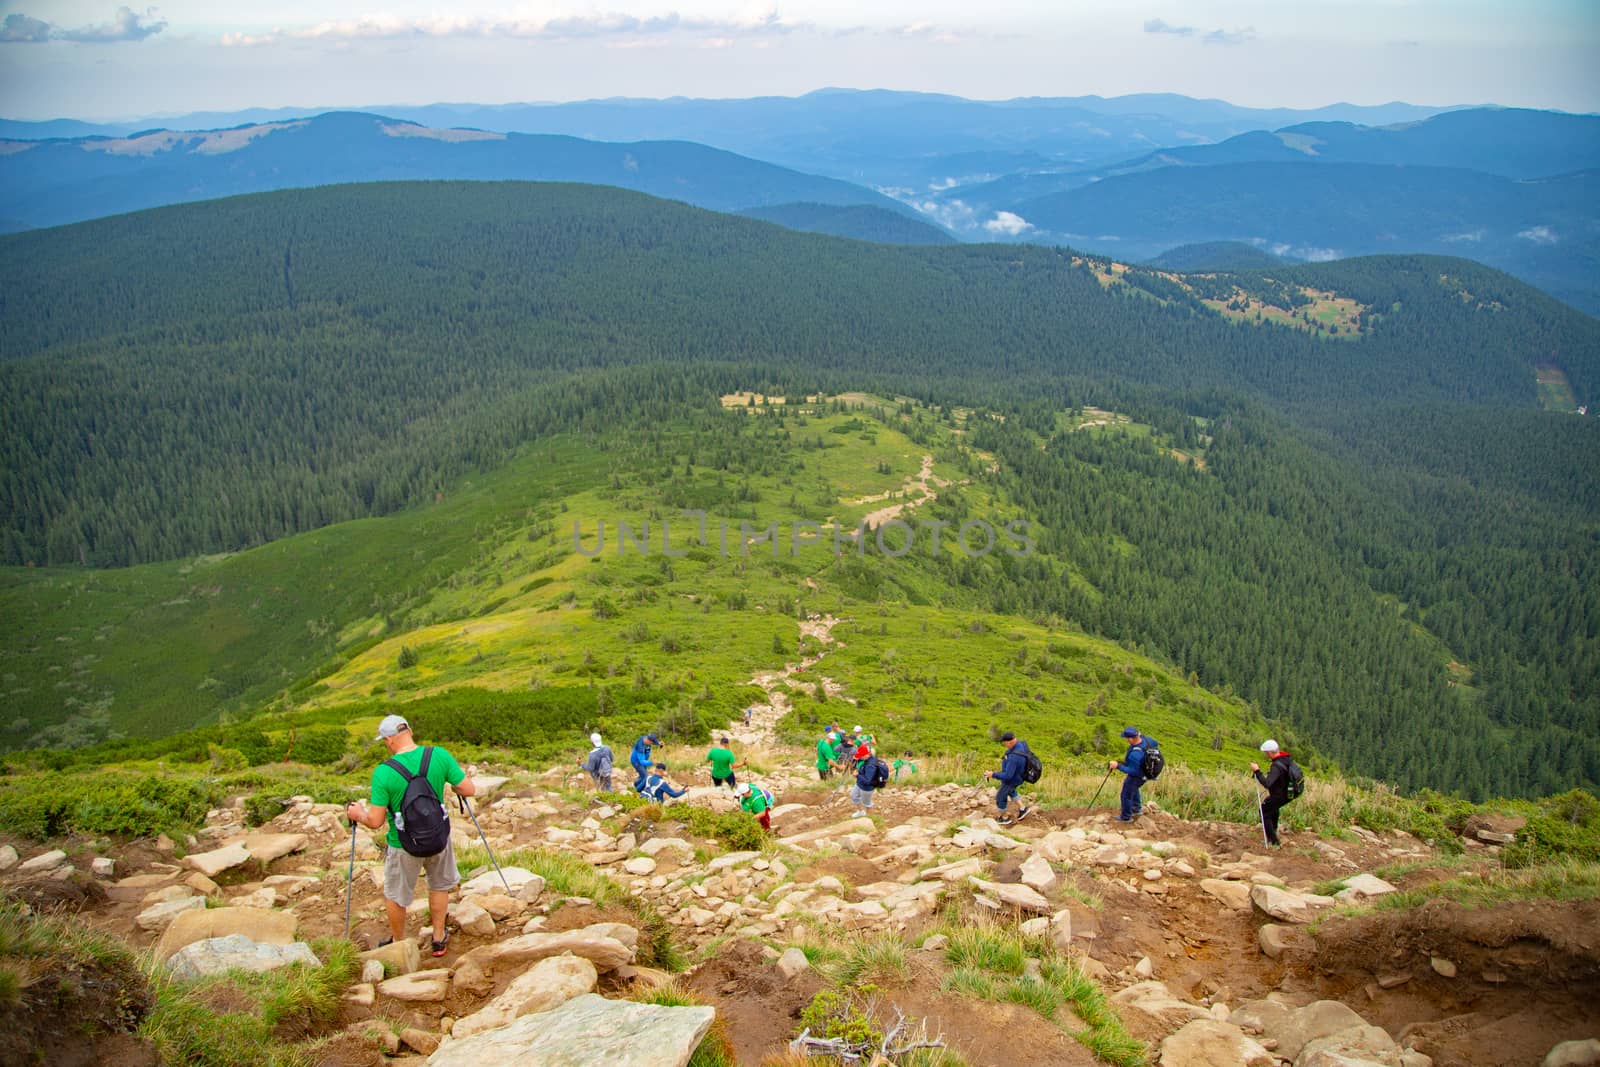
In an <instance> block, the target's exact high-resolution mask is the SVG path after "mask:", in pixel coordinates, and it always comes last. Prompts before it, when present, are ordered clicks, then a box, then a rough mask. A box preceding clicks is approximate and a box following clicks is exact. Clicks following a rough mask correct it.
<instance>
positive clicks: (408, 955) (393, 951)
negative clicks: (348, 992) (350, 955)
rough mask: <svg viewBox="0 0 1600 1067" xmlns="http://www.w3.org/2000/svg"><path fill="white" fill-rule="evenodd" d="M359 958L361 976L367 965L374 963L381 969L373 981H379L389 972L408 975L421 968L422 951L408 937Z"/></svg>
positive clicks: (365, 953) (362, 954)
mask: <svg viewBox="0 0 1600 1067" xmlns="http://www.w3.org/2000/svg"><path fill="white" fill-rule="evenodd" d="M359 958H360V960H361V967H362V970H361V973H362V974H363V975H364V974H366V973H367V972H366V968H367V965H368V964H372V963H376V964H377V965H378V967H379V968H380V969H381V971H380V973H379V975H378V977H377V978H376V979H373V981H379V980H381V979H382V978H383V976H384V975H385V974H387V973H389V972H390V971H393V972H394V973H395V974H410V973H412V972H413V971H416V970H419V969H421V967H422V950H421V949H420V948H418V947H417V943H416V942H415V941H413V940H411V939H410V938H409V937H408V938H406V939H405V940H404V941H392V942H390V943H389V944H387V945H384V946H382V947H381V948H375V949H372V950H371V951H369V952H363V953H361V955H360V957H359Z"/></svg>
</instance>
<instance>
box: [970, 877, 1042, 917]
mask: <svg viewBox="0 0 1600 1067" xmlns="http://www.w3.org/2000/svg"><path fill="white" fill-rule="evenodd" d="M967 882H968V884H969V885H971V886H972V888H974V889H976V890H977V891H978V892H980V893H986V894H988V895H989V896H991V897H993V898H994V899H996V900H998V901H999V902H1000V903H1002V904H1005V905H1008V906H1010V907H1013V908H1019V909H1021V910H1022V911H1031V912H1033V913H1035V914H1037V915H1049V914H1050V910H1051V909H1050V902H1049V901H1048V900H1046V899H1045V898H1044V897H1043V896H1042V895H1040V893H1039V891H1038V890H1036V889H1031V888H1029V887H1028V886H1025V885H1021V884H1020V883H1014V882H985V881H984V880H983V879H982V878H968V879H967Z"/></svg>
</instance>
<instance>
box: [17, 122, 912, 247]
mask: <svg viewBox="0 0 1600 1067" xmlns="http://www.w3.org/2000/svg"><path fill="white" fill-rule="evenodd" d="M5 147H6V151H4V152H0V186H3V187H4V188H5V189H6V190H7V194H8V195H7V202H6V207H5V217H6V219H7V220H8V222H9V224H10V225H11V226H12V228H23V227H36V226H58V225H61V224H63V223H70V222H77V221H80V220H83V219H91V218H99V217H103V216H107V215H115V214H120V213H123V212H127V211H137V210H140V209H142V208H148V207H159V206H162V205H166V204H175V203H185V202H189V201H194V200H203V199H211V198H215V197H223V196H236V195H239V194H243V193H253V192H262V191H267V190H275V189H290V188H305V187H310V186H317V185H327V184H330V183H335V182H366V181H373V180H393V181H399V180H423V179H430V180H446V179H454V180H476V181H504V180H508V179H515V180H522V181H579V182H594V183H600V184H605V185H614V186H617V187H619V188H624V189H635V190H638V191H640V192H645V193H650V194H652V195H655V196H665V197H671V198H673V199H676V200H683V201H686V202H688V203H692V204H696V205H699V206H701V207H708V208H712V209H713V210H718V211H736V210H740V209H743V208H750V207H760V206H765V205H770V204H786V203H793V202H795V201H808V202H813V203H823V204H835V205H840V204H863V205H873V206H876V207H879V208H882V209H884V210H885V211H891V212H895V213H897V214H903V215H905V216H907V217H915V216H916V213H915V212H914V211H912V210H911V209H910V208H908V207H905V206H904V205H902V204H900V203H899V202H898V201H896V200H892V199H890V198H889V197H887V196H884V195H882V194H880V193H877V192H874V191H873V190H871V189H867V188H864V187H862V186H859V185H853V184H850V183H848V182H844V181H840V180H838V179H835V178H825V177H818V176H816V175H813V174H803V173H800V172H799V171H795V170H790V169H787V168H785V167H782V166H778V165H775V164H772V163H764V162H761V161H759V160H755V159H749V158H747V157H744V156H739V155H735V154H734V153H732V152H728V151H724V150H721V149H717V148H709V147H707V146H705V145H700V144H691V143H688V142H684V141H635V142H631V143H607V142H602V141H594V140H584V139H580V138H577V137H569V136H559V135H534V134H524V133H497V132H490V131H484V130H470V129H435V128H432V127H428V126H421V125H418V124H417V123H414V122H407V121H404V120H397V119H391V118H385V117H383V116H380V115H369V114H362V113H358V112H330V113H328V114H323V115H315V116H311V117H307V118H301V119H292V120H287V121H280V122H270V123H262V124H256V125H247V126H241V127H237V128H234V129H224V130H203V131H193V132H190V131H172V130H151V131H145V132H142V133H138V134H134V135H132V136H129V137H126V138H96V137H90V138H79V139H73V140H60V141H37V142H35V141H13V142H6V143H5Z"/></svg>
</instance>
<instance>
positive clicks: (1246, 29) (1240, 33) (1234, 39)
mask: <svg viewBox="0 0 1600 1067" xmlns="http://www.w3.org/2000/svg"><path fill="white" fill-rule="evenodd" d="M1144 32H1145V33H1164V34H1167V35H1168V36H1171V37H1194V36H1196V35H1199V36H1200V40H1202V41H1204V42H1205V43H1206V44H1243V43H1244V42H1246V41H1249V40H1254V39H1255V35H1256V29H1255V27H1254V26H1242V27H1240V28H1239V29H1236V30H1223V29H1216V30H1208V31H1205V32H1204V33H1202V31H1200V30H1198V29H1196V28H1195V27H1193V26H1176V25H1174V24H1172V23H1170V22H1168V21H1167V20H1166V19H1145V22H1144Z"/></svg>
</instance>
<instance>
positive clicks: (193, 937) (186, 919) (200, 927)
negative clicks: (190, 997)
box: [154, 908, 299, 961]
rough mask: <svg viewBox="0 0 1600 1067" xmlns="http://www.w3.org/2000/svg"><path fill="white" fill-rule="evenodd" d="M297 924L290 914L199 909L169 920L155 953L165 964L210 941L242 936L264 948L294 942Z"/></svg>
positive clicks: (265, 910)
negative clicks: (186, 949) (181, 952)
mask: <svg viewBox="0 0 1600 1067" xmlns="http://www.w3.org/2000/svg"><path fill="white" fill-rule="evenodd" d="M298 926H299V920H298V919H296V918H295V916H294V915H293V914H292V913H291V912H287V911H269V910H267V909H266V908H201V909H198V910H196V911H186V912H184V913H183V914H182V915H179V916H178V917H177V918H176V919H173V920H172V924H171V925H170V926H168V927H167V929H166V932H165V933H163V934H162V935H161V940H159V941H157V942H156V947H155V949H154V952H155V957H156V959H157V960H158V961H160V960H166V959H168V958H170V957H171V956H172V954H173V953H175V952H177V951H178V950H179V949H180V948H183V947H184V946H185V945H192V944H194V943H195V942H196V941H205V940H207V939H209V938H213V937H227V936H229V935H230V934H244V935H245V936H246V937H248V938H249V939H250V940H252V941H257V942H260V943H262V944H266V945H288V944H292V943H293V942H294V933H295V929H296V927H298Z"/></svg>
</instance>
